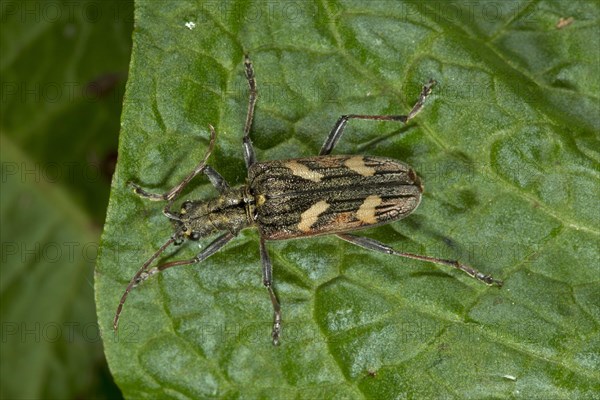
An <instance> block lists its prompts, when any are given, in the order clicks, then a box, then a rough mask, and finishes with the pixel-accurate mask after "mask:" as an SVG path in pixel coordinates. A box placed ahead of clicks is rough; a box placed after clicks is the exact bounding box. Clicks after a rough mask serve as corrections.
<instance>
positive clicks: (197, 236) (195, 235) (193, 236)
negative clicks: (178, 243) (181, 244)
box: [190, 232, 200, 240]
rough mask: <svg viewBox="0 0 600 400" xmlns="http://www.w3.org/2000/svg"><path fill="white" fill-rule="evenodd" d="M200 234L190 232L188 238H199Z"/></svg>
mask: <svg viewBox="0 0 600 400" xmlns="http://www.w3.org/2000/svg"><path fill="white" fill-rule="evenodd" d="M199 239H200V234H199V233H198V232H192V233H191V235H190V240H199Z"/></svg>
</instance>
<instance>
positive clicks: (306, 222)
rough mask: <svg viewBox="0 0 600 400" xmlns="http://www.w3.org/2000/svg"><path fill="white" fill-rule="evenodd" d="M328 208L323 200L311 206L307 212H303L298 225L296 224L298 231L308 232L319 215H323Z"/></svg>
mask: <svg viewBox="0 0 600 400" xmlns="http://www.w3.org/2000/svg"><path fill="white" fill-rule="evenodd" d="M328 208H329V204H327V202H326V201H325V200H321V201H319V202H318V203H315V204H313V205H312V206H311V207H310V208H309V209H308V210H306V211H304V212H303V213H302V214H301V215H300V223H299V224H298V230H300V231H302V232H309V231H310V227H311V226H313V225H314V223H315V222H317V219H319V215H321V214H323V213H324V212H325V211H327V209H328Z"/></svg>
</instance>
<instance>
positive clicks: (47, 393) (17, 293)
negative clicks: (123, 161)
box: [0, 0, 133, 399]
mask: <svg viewBox="0 0 600 400" xmlns="http://www.w3.org/2000/svg"><path fill="white" fill-rule="evenodd" d="M0 8H1V12H0V19H1V21H2V24H1V27H0V38H1V39H0V41H1V43H2V45H1V46H0V49H1V56H0V72H1V75H0V76H1V77H0V87H1V88H2V89H1V96H2V100H1V102H0V116H1V117H0V140H1V148H0V159H1V161H2V162H1V167H2V168H1V172H2V177H1V181H2V183H1V184H2V190H1V195H2V200H1V205H0V218H1V224H0V225H1V227H0V231H1V236H2V251H1V258H2V268H1V284H0V288H1V290H0V295H1V297H0V299H1V300H0V302H1V307H0V312H1V320H2V344H1V346H2V350H1V353H2V360H1V364H0V381H1V384H0V397H1V398H3V399H41V398H44V399H75V398H95V399H101V398H112V399H114V398H118V397H117V396H118V395H119V393H118V389H117V388H116V386H115V385H114V383H113V382H111V379H110V375H109V373H108V368H107V366H106V362H105V360H104V355H103V351H102V343H101V339H100V336H99V335H100V333H99V329H98V325H97V318H96V310H95V308H94V293H93V279H94V278H93V273H94V265H95V261H96V260H95V257H96V253H97V251H98V246H99V244H98V242H99V238H100V233H101V226H102V223H103V221H104V215H105V212H106V204H107V202H108V195H109V183H110V176H111V174H112V171H111V167H110V164H111V163H114V158H115V156H116V147H117V135H118V129H119V115H120V111H121V104H122V97H123V93H124V91H125V80H126V76H127V64H128V61H129V54H130V47H131V31H132V28H133V26H132V25H133V24H132V16H133V4H132V3H129V2H122V1H119V2H117V1H103V2H96V1H76V2H73V1H70V0H64V1H29V0H27V1H3V2H2V4H1V7H0Z"/></svg>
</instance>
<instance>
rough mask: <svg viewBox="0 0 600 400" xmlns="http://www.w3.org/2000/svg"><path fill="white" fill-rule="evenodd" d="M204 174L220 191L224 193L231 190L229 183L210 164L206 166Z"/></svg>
mask: <svg viewBox="0 0 600 400" xmlns="http://www.w3.org/2000/svg"><path fill="white" fill-rule="evenodd" d="M203 172H204V175H206V176H207V177H208V179H209V180H210V183H212V185H213V186H214V187H215V188H216V189H217V190H218V191H219V193H221V194H223V193H225V192H227V191H228V190H229V183H227V181H226V180H225V179H224V178H223V177H222V176H221V174H219V173H218V172H217V171H215V170H214V169H213V168H212V167H211V166H210V165H207V166H206V167H205V168H204V171H203Z"/></svg>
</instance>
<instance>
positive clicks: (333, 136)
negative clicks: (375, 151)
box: [319, 79, 437, 156]
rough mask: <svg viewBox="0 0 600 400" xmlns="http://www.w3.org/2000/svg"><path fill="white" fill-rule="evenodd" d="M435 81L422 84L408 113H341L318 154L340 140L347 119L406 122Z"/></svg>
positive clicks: (323, 153) (423, 101) (413, 114)
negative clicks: (417, 97)
mask: <svg viewBox="0 0 600 400" xmlns="http://www.w3.org/2000/svg"><path fill="white" fill-rule="evenodd" d="M436 83H437V82H436V81H435V80H433V79H430V80H429V82H428V83H427V84H426V85H425V86H423V89H422V90H421V95H420V96H419V100H417V103H416V104H415V105H414V106H413V108H412V110H410V112H409V113H408V115H358V114H349V115H342V116H341V117H340V118H339V119H338V120H337V122H336V123H335V125H334V126H333V129H332V130H331V132H329V135H328V136H327V139H325V143H323V146H322V147H321V151H319V155H320V156H325V155H328V154H329V153H331V151H332V150H333V148H334V147H335V145H336V144H337V142H338V140H340V137H342V133H344V128H345V127H346V124H347V123H348V120H349V119H353V118H354V119H371V120H376V121H400V122H402V123H406V122H408V121H409V120H410V119H412V118H414V116H415V115H417V114H418V113H419V111H421V109H422V108H423V104H424V103H425V99H426V98H427V96H429V94H430V93H431V88H432V87H433V86H434V85H435V84H436Z"/></svg>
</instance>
